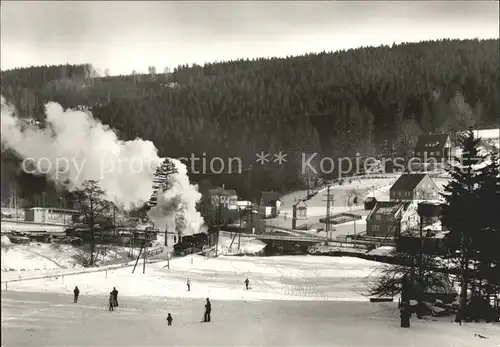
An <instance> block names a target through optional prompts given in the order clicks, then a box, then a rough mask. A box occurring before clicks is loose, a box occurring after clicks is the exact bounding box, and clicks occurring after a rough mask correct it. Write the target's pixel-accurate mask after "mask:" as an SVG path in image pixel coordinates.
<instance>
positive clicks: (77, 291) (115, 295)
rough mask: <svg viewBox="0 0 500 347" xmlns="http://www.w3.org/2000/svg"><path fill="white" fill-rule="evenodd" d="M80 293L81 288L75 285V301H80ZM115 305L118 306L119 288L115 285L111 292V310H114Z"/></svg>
mask: <svg viewBox="0 0 500 347" xmlns="http://www.w3.org/2000/svg"><path fill="white" fill-rule="evenodd" d="M79 295H80V289H78V286H75V289H73V303H75V304H76V303H78V296H79ZM115 307H118V290H116V288H115V287H113V290H112V291H111V292H109V310H110V311H114V308H115Z"/></svg>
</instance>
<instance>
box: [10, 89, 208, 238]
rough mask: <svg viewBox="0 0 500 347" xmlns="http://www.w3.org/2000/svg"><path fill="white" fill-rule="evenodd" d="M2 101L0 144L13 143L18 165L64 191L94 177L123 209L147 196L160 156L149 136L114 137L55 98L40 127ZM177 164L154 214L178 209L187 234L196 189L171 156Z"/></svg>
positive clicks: (195, 227) (195, 221)
mask: <svg viewBox="0 0 500 347" xmlns="http://www.w3.org/2000/svg"><path fill="white" fill-rule="evenodd" d="M1 103H2V109H1V111H2V113H1V119H2V124H1V126H2V137H1V143H2V148H3V147H4V146H5V147H7V148H10V149H12V150H13V151H15V152H16V153H17V154H18V155H19V156H20V157H21V158H22V159H23V168H22V169H23V170H25V171H27V172H29V173H33V174H45V175H46V176H47V177H48V179H50V180H51V181H53V182H55V183H56V184H58V185H61V186H64V187H65V188H66V189H67V190H69V191H73V190H75V189H78V188H80V187H82V183H83V182H84V181H86V180H95V181H98V182H99V185H100V187H101V188H102V189H103V190H104V192H105V193H106V195H107V198H108V199H109V200H110V201H113V202H114V203H115V204H117V205H119V206H121V207H123V208H124V209H126V210H130V209H132V208H134V207H138V206H141V205H142V204H143V203H145V202H147V201H148V200H149V198H150V196H151V193H152V190H153V188H152V186H153V178H154V172H155V170H156V167H157V166H158V165H159V164H160V163H161V162H162V159H161V158H159V157H158V150H157V148H156V147H155V146H154V144H153V143H152V142H151V141H144V140H142V139H135V140H133V141H122V140H119V139H118V137H117V135H116V133H115V132H114V131H113V130H112V129H111V128H110V127H108V126H106V125H103V124H102V123H101V122H100V121H99V120H97V119H94V118H93V117H92V115H91V114H90V113H86V112H82V111H74V110H64V109H63V108H62V106H61V105H59V104H57V103H54V102H49V103H47V104H46V106H45V109H46V110H45V114H46V120H45V121H46V127H45V128H43V129H41V128H40V127H38V126H37V125H34V124H30V123H28V122H23V121H22V120H21V119H20V118H18V117H17V116H16V112H15V109H14V107H12V106H11V105H9V104H6V102H5V98H4V97H3V96H2V97H1ZM176 166H177V167H178V170H179V173H178V174H175V175H173V176H172V177H171V178H170V179H171V180H172V183H173V184H172V189H173V191H172V192H168V191H167V192H166V193H165V194H162V196H161V197H159V200H158V207H157V210H155V211H156V212H155V213H154V216H155V218H157V220H161V221H163V220H166V219H169V218H174V217H175V215H176V214H178V213H183V214H184V216H185V218H186V221H187V222H188V223H187V226H186V230H185V231H183V234H184V235H189V234H192V233H197V232H199V230H200V228H201V226H202V224H203V219H202V218H201V216H200V214H199V213H198V212H197V211H196V203H197V202H198V201H199V199H200V198H201V195H200V194H199V193H198V188H197V186H193V185H191V184H190V183H189V178H188V176H187V170H186V167H185V165H184V164H182V163H180V162H179V161H176ZM179 204H180V205H179ZM173 205H175V206H176V208H175V209H173V208H171V206H173ZM164 206H165V207H164ZM158 209H159V211H158ZM161 211H162V212H163V213H165V215H161V213H162V212H161ZM174 211H175V213H174ZM170 214H172V215H170Z"/></svg>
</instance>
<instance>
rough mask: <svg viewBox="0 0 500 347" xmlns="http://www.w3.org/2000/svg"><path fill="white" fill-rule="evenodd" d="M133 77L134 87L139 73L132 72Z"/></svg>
mask: <svg viewBox="0 0 500 347" xmlns="http://www.w3.org/2000/svg"><path fill="white" fill-rule="evenodd" d="M132 76H133V77H134V85H136V83H137V71H135V70H132Z"/></svg>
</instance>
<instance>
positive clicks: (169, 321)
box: [167, 313, 174, 326]
mask: <svg viewBox="0 0 500 347" xmlns="http://www.w3.org/2000/svg"><path fill="white" fill-rule="evenodd" d="M173 320H174V319H173V318H172V315H171V314H170V313H169V314H168V316H167V322H168V326H171V325H172V321H173Z"/></svg>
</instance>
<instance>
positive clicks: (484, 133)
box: [474, 128, 500, 139]
mask: <svg viewBox="0 0 500 347" xmlns="http://www.w3.org/2000/svg"><path fill="white" fill-rule="evenodd" d="M474 136H475V137H481V138H483V139H498V138H500V128H497V129H482V130H474Z"/></svg>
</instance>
